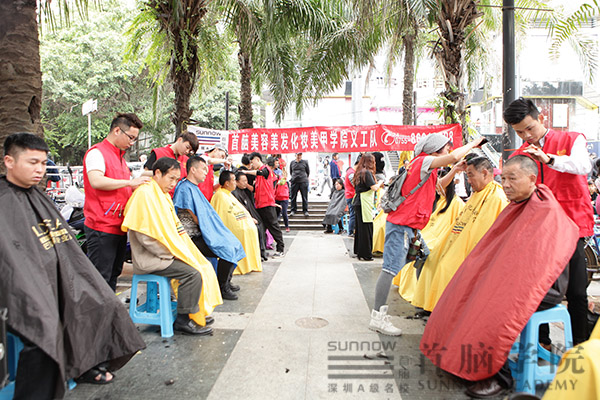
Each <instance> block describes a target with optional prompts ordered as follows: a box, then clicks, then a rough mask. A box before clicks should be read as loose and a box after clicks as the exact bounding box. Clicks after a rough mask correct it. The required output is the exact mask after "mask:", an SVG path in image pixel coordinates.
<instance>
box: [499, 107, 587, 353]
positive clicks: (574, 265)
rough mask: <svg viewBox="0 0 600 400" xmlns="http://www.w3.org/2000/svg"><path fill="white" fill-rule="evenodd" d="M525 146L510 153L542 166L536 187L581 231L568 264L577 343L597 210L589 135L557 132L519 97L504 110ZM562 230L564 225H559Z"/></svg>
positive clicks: (582, 332) (583, 330)
mask: <svg viewBox="0 0 600 400" xmlns="http://www.w3.org/2000/svg"><path fill="white" fill-rule="evenodd" d="M504 121H506V123H507V124H510V125H511V126H512V127H513V129H514V130H515V132H516V133H517V135H519V137H520V138H521V139H523V141H524V143H523V145H522V146H521V147H520V148H519V149H518V150H517V151H516V152H515V153H514V154H513V155H512V156H515V155H517V154H524V155H528V156H529V157H531V158H533V159H534V160H535V161H537V163H538V164H539V169H540V173H539V174H538V178H537V183H543V184H545V185H546V186H548V187H549V188H550V190H552V193H553V194H554V196H555V197H556V200H558V202H559V204H560V205H561V206H562V208H563V210H565V212H566V213H567V215H568V216H569V217H570V218H571V219H572V220H573V222H575V223H576V224H577V226H578V227H579V239H578V241H577V249H576V250H575V253H574V254H573V257H572V258H571V261H570V262H569V287H568V289H567V301H568V303H569V304H568V309H569V314H570V316H571V328H572V330H573V342H574V343H573V344H574V345H576V344H579V343H581V342H584V341H585V340H587V338H588V336H589V334H588V322H587V292H586V288H587V272H586V261H585V253H584V251H583V249H584V247H585V239H584V238H585V237H586V236H591V235H593V234H594V211H593V209H592V204H591V197H590V192H589V189H588V186H587V175H588V174H589V173H590V171H591V170H592V164H591V161H590V157H589V154H588V151H587V142H586V139H585V136H583V134H581V133H577V132H558V131H553V130H551V129H547V128H546V127H545V126H544V115H543V114H540V112H539V110H538V109H537V107H536V106H535V104H533V102H532V101H531V100H526V99H524V98H519V99H517V100H515V101H513V102H512V103H510V104H509V105H508V107H507V108H506V110H504ZM556 228H557V230H560V227H559V226H557V227H556Z"/></svg>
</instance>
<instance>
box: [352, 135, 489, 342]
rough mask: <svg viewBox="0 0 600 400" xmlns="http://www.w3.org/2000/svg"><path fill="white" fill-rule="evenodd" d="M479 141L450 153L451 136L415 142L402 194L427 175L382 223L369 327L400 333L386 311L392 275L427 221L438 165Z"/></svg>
mask: <svg viewBox="0 0 600 400" xmlns="http://www.w3.org/2000/svg"><path fill="white" fill-rule="evenodd" d="M482 141H483V138H480V139H477V140H475V141H473V142H470V143H467V144H466V145H464V146H462V147H459V148H457V149H455V150H454V151H453V152H452V153H450V148H451V147H452V143H451V141H450V138H448V137H446V136H444V135H441V134H439V133H432V134H430V135H427V136H425V137H424V138H422V139H421V140H419V142H418V143H417V145H416V146H415V158H414V159H413V160H412V161H411V163H410V165H409V166H408V172H407V176H406V180H405V181H404V184H403V185H402V195H403V196H407V195H408V193H409V192H410V191H411V190H413V189H414V188H415V187H416V186H417V185H418V184H419V182H421V180H422V179H424V178H425V177H427V176H428V175H429V177H428V178H427V180H426V181H425V183H424V184H423V185H422V186H421V187H420V188H419V189H417V190H416V191H415V192H414V193H413V194H412V195H410V196H408V197H407V198H406V200H405V201H404V202H403V203H401V204H400V205H399V206H398V208H397V209H396V210H394V211H391V212H390V213H388V216H387V219H386V223H385V244H384V249H383V266H382V268H381V273H380V274H379V278H378V279H377V283H376V285H375V306H374V307H373V310H372V311H371V322H370V324H369V329H371V330H374V331H376V332H379V333H382V334H384V335H390V336H399V335H400V334H401V333H402V331H401V330H400V329H399V328H396V327H395V326H394V325H393V324H392V322H391V321H390V316H389V315H387V310H388V306H387V305H386V302H387V297H388V294H389V292H390V287H391V286H392V279H394V277H395V276H396V275H398V273H399V272H400V270H401V269H402V268H403V267H404V265H405V264H406V262H407V261H406V256H407V254H408V248H409V243H411V241H412V239H413V238H414V237H415V234H416V233H418V231H419V230H420V229H423V228H424V227H425V225H427V222H429V217H430V216H431V213H432V211H433V202H434V200H435V191H436V184H437V169H438V168H440V167H444V166H446V165H448V164H454V163H456V162H458V161H460V160H461V159H462V158H463V157H464V156H465V155H466V154H467V153H468V152H469V151H471V149H473V148H474V147H476V146H479V145H480V144H481V142H482ZM363 157H364V156H363ZM446 176H447V178H446V177H445V178H446V179H443V180H442V182H441V185H442V186H443V187H446V186H447V185H448V183H449V182H450V180H451V176H450V175H446ZM357 221H358V217H357Z"/></svg>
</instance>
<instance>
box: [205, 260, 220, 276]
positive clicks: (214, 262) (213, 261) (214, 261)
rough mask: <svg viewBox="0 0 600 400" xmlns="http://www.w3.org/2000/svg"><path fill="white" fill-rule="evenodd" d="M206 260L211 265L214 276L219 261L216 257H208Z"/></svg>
mask: <svg viewBox="0 0 600 400" xmlns="http://www.w3.org/2000/svg"><path fill="white" fill-rule="evenodd" d="M207 260H208V261H210V263H211V264H212V266H213V268H214V269H215V274H216V273H217V266H218V265H219V259H218V258H216V257H208V258H207Z"/></svg>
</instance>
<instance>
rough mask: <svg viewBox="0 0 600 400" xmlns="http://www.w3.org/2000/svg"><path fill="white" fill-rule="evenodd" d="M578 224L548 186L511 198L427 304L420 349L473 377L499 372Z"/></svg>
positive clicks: (567, 254)
mask: <svg viewBox="0 0 600 400" xmlns="http://www.w3.org/2000/svg"><path fill="white" fill-rule="evenodd" d="M578 237H579V230H578V228H577V226H576V225H575V223H574V222H573V221H571V219H570V218H569V217H568V216H567V214H565V212H564V211H563V209H562V207H561V206H560V204H559V203H558V202H557V201H556V199H555V198H554V195H553V194H552V192H551V191H550V189H548V187H547V186H544V185H538V187H537V190H536V192H534V194H533V195H532V196H531V198H530V199H529V200H527V201H524V202H521V203H514V202H511V203H510V204H509V205H508V206H507V207H506V208H505V209H504V211H502V213H501V214H500V215H499V216H498V218H497V219H496V222H494V224H493V225H492V227H491V228H490V229H489V230H488V232H487V233H486V234H485V236H484V237H483V238H482V239H481V241H480V242H479V243H478V244H477V246H475V248H474V249H473V251H472V252H471V253H470V254H469V256H468V257H467V258H466V259H465V261H464V262H463V263H462V265H461V266H460V268H459V269H458V271H457V272H456V274H455V275H454V278H452V280H451V281H450V283H449V284H448V286H447V288H446V290H445V291H444V293H443V294H442V297H441V298H440V300H439V302H438V304H437V306H436V307H435V309H434V310H433V313H432V314H431V317H430V318H429V322H428V323H427V326H426V327H425V333H424V334H423V338H422V339H421V345H420V349H421V352H423V354H424V355H425V356H426V357H427V358H429V359H430V360H431V361H432V362H433V363H434V364H435V365H437V366H438V367H440V368H441V369H443V370H445V371H447V372H450V373H451V374H454V375H457V376H460V377H461V378H464V379H467V380H470V381H477V380H481V379H485V378H488V377H490V376H492V375H494V374H495V373H497V372H498V371H499V370H500V368H501V367H502V365H503V364H504V363H505V361H506V359H507V356H508V353H509V351H510V348H511V346H512V345H513V343H514V342H515V340H516V338H517V336H518V335H519V334H520V333H521V331H522V330H523V328H524V327H525V325H526V324H527V321H528V320H529V318H530V317H531V315H533V313H534V312H535V311H536V309H537V307H538V306H539V304H540V302H541V301H542V299H543V298H544V296H545V295H546V293H547V292H548V290H549V289H550V287H551V286H552V284H553V283H554V281H556V279H557V278H558V276H559V275H560V274H561V272H562V271H563V270H564V268H565V266H566V265H567V263H568V262H569V259H570V258H571V256H572V255H573V252H574V251H575V246H576V244H577V238H578Z"/></svg>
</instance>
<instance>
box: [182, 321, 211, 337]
mask: <svg viewBox="0 0 600 400" xmlns="http://www.w3.org/2000/svg"><path fill="white" fill-rule="evenodd" d="M173 330H175V331H177V332H181V333H187V334H189V335H210V334H211V333H212V331H213V328H211V327H209V326H200V325H198V324H197V323H195V322H194V321H192V320H191V319H190V320H189V321H188V322H186V323H180V322H177V321H175V323H174V324H173Z"/></svg>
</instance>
